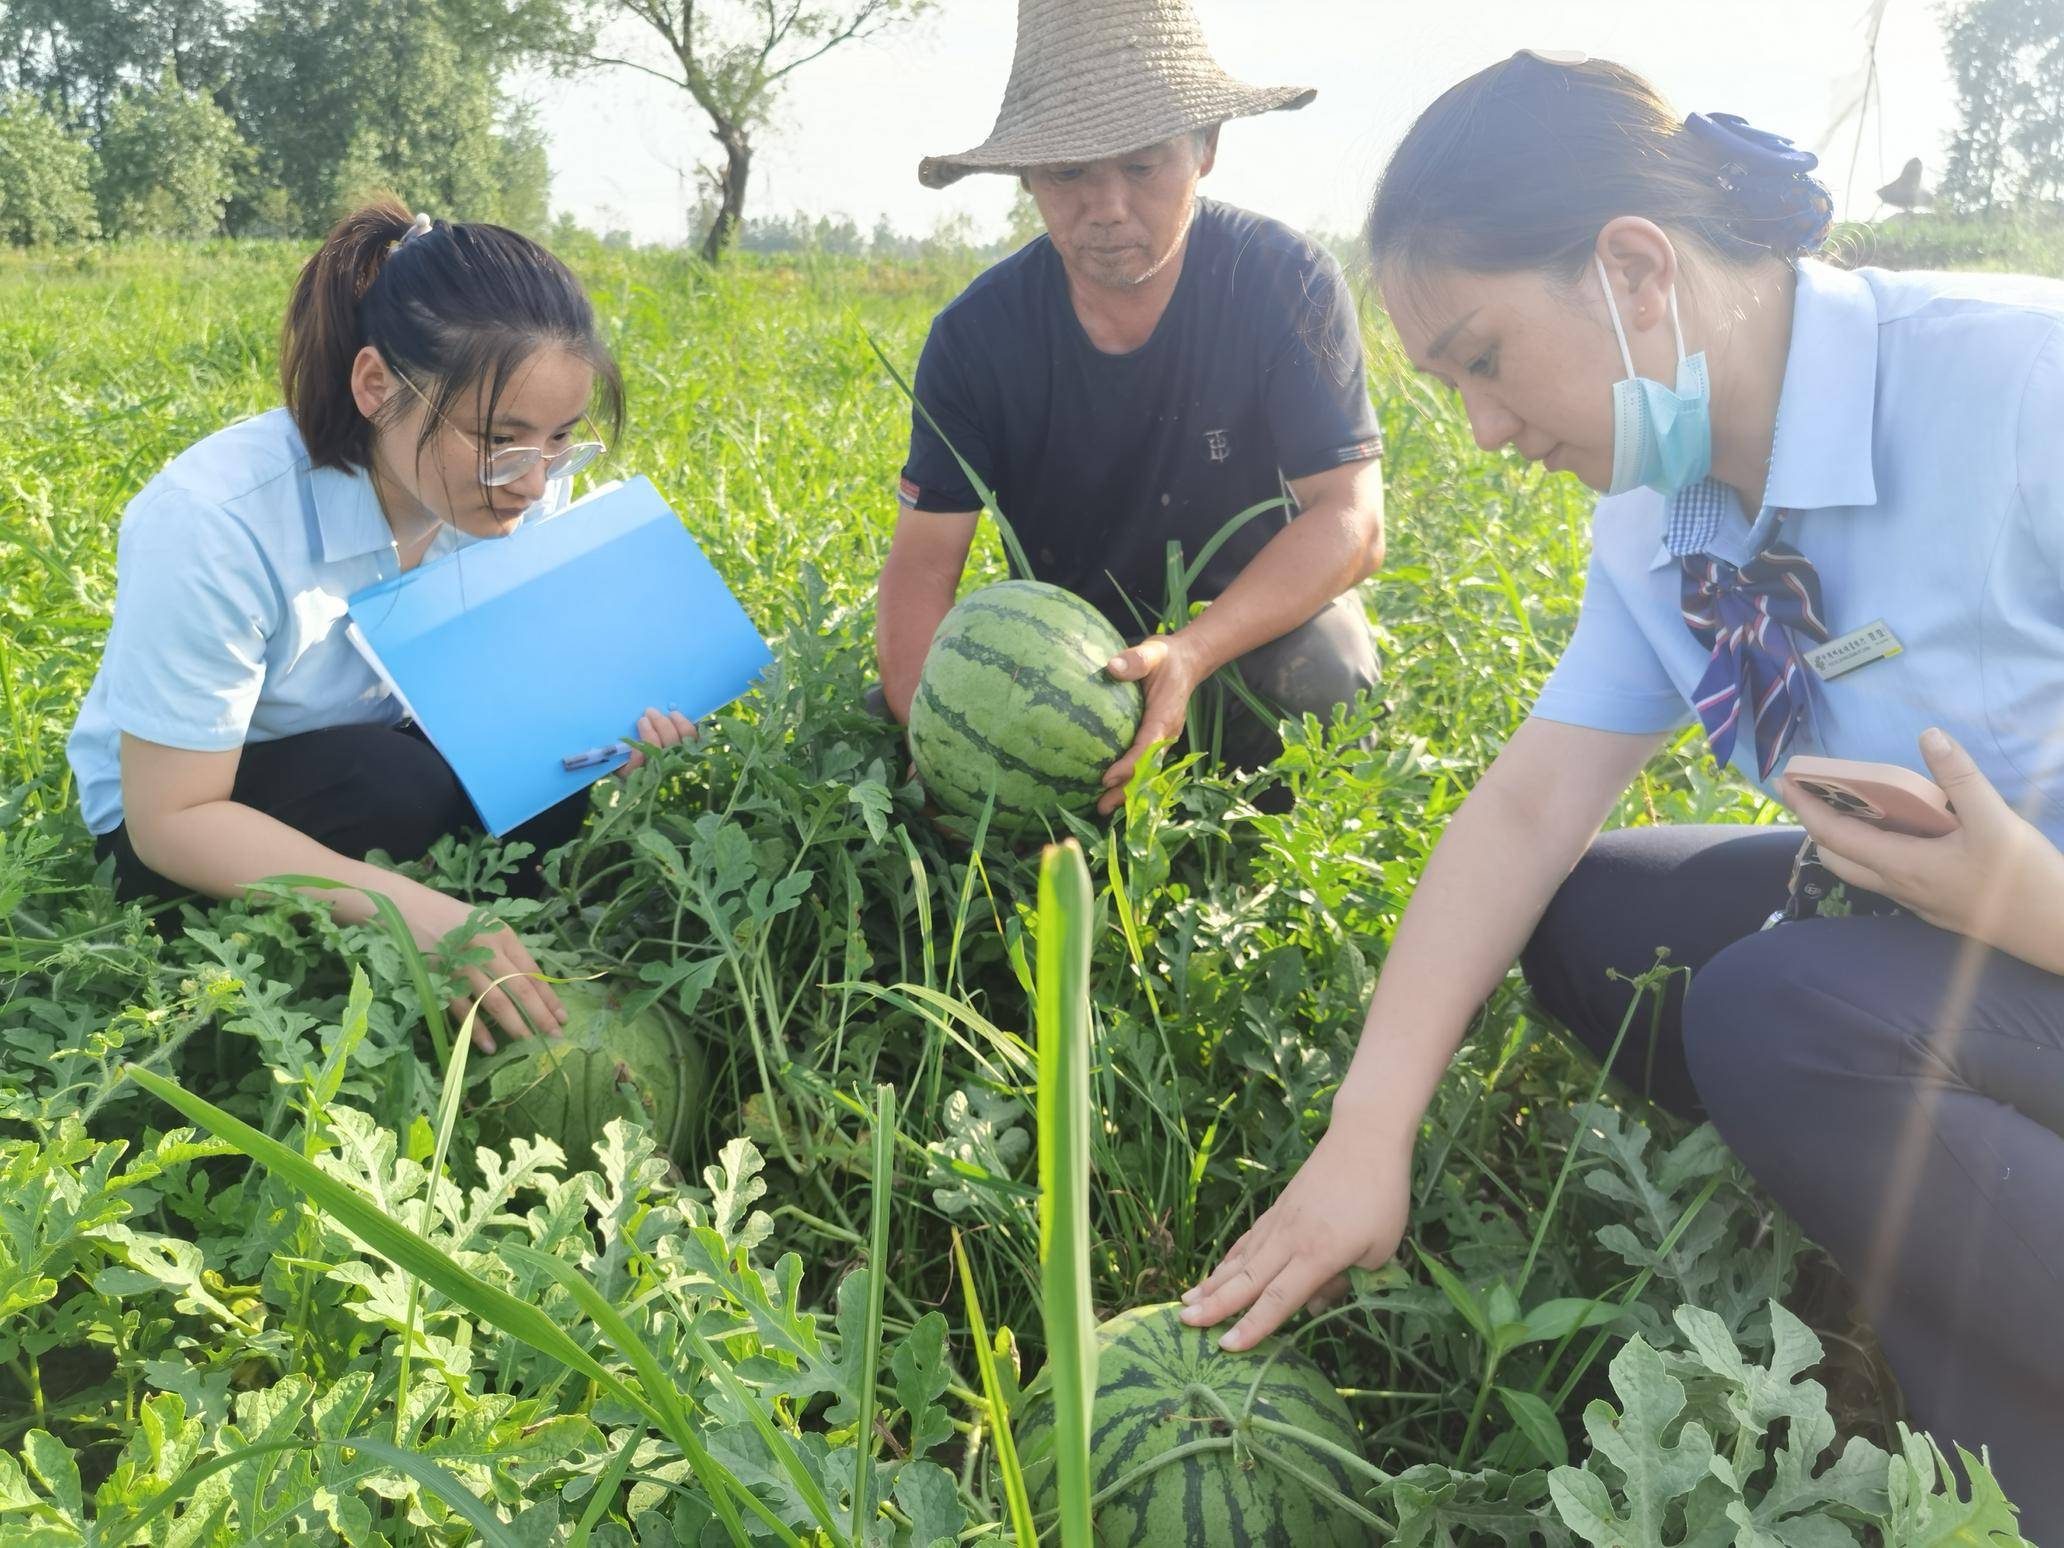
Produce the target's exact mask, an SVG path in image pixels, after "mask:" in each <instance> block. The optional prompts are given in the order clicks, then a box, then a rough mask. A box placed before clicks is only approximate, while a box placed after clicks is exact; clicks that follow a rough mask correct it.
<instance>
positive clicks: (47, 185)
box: [0, 92, 100, 247]
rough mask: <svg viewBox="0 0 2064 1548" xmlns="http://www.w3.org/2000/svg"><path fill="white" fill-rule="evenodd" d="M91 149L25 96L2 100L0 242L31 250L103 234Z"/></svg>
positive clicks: (40, 106)
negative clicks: (94, 191)
mask: <svg viewBox="0 0 2064 1548" xmlns="http://www.w3.org/2000/svg"><path fill="white" fill-rule="evenodd" d="M93 175H94V155H93V147H92V146H90V145H88V144H87V143H86V142H85V140H83V139H81V138H79V137H78V136H77V135H73V134H70V133H67V132H66V130H65V126H64V125H63V124H62V123H60V122H59V121H58V119H57V116H56V115H55V114H53V113H52V112H51V111H50V110H49V109H48V108H46V107H44V106H43V104H42V103H40V102H38V101H37V100H36V99H35V98H34V97H32V96H30V95H29V94H28V93H26V92H14V93H11V94H9V95H8V96H6V97H0V242H8V243H11V244H13V245H14V246H16V247H31V246H35V245H38V244H41V243H44V242H72V241H78V240H81V239H83V238H87V237H94V236H98V235H99V234H100V219H99V216H98V214H97V212H96V211H95V210H94V207H93Z"/></svg>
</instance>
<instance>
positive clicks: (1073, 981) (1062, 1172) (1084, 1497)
mask: <svg viewBox="0 0 2064 1548" xmlns="http://www.w3.org/2000/svg"><path fill="white" fill-rule="evenodd" d="M1094 909H1095V904H1094V903H1093V901H1092V899H1091V893H1090V885H1089V868H1088V867H1087V866H1086V865H1084V864H1083V861H1082V850H1081V848H1080V847H1079V846H1078V845H1077V844H1076V843H1075V841H1074V840H1073V839H1070V840H1069V841H1068V842H1066V843H1064V844H1052V845H1049V846H1047V849H1046V852H1045V854H1044V855H1043V856H1042V858H1041V861H1040V866H1039V976H1038V980H1037V982H1038V989H1039V1268H1040V1291H1041V1304H1042V1309H1043V1312H1044V1316H1045V1321H1046V1347H1047V1370H1048V1372H1049V1373H1050V1379H1051V1381H1052V1385H1053V1405H1054V1464H1055V1477H1056V1481H1057V1483H1058V1486H1059V1498H1060V1506H1061V1515H1060V1541H1061V1548H1090V1541H1091V1539H1090V1517H1089V1499H1090V1495H1091V1494H1092V1493H1094V1492H1095V1490H1094V1487H1093V1481H1092V1479H1091V1477H1090V1471H1089V1431H1090V1414H1091V1410H1092V1408H1093V1406H1094V1404H1095V1402H1096V1376H1097V1357H1096V1311H1095V1308H1094V1306H1093V1305H1092V1304H1091V1300H1090V1289H1089V1124H1090V1105H1089V1058H1090V1050H1089V957H1090V924H1091V919H1092V917H1093V913H1094Z"/></svg>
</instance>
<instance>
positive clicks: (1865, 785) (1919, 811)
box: [1783, 753, 1960, 838]
mask: <svg viewBox="0 0 2064 1548" xmlns="http://www.w3.org/2000/svg"><path fill="white" fill-rule="evenodd" d="M1783 777H1784V778H1786V779H1789V780H1791V781H1792V782H1793V783H1794V784H1796V785H1797V786H1798V787H1799V788H1800V789H1801V790H1803V791H1805V792H1806V794H1807V795H1809V796H1811V797H1813V799H1815V800H1816V801H1819V802H1821V803H1823V804H1824V805H1827V806H1830V807H1832V808H1833V809H1834V810H1835V811H1837V812H1839V813H1841V814H1842V815H1843V816H1845V817H1854V818H1857V819H1858V820H1860V821H1862V822H1867V823H1870V824H1871V825H1872V826H1874V827H1879V828H1884V829H1886V830H1887V831H1889V832H1892V833H1904V834H1908V835H1910V836H1911V837H1914V838H1940V837H1942V835H1944V834H1945V833H1954V832H1955V831H1956V830H1957V828H1958V827H1959V826H1960V824H1959V823H1958V822H1957V818H1956V808H1955V807H1953V806H1951V805H1950V802H1949V797H1948V796H1947V795H1946V794H1944V793H1943V789H1942V787H1941V786H1940V785H1938V784H1936V783H1935V782H1934V781H1933V780H1931V779H1928V778H1927V777H1925V776H1924V775H1920V774H1916V773H1915V772H1914V771H1913V770H1912V769H1906V768H1901V767H1900V766H1899V765H1898V764H1896V763H1863V762H1859V761H1857V760H1855V759H1852V758H1816V757H1811V756H1809V755H1807V754H1805V753H1800V754H1797V755H1796V756H1794V757H1792V758H1788V759H1787V760H1786V761H1785V766H1784V769H1783Z"/></svg>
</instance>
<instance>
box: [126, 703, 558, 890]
mask: <svg viewBox="0 0 2064 1548" xmlns="http://www.w3.org/2000/svg"><path fill="white" fill-rule="evenodd" d="M230 799H231V800H233V801H237V802H239V803H241V804H242V805H245V806H250V807H255V808H257V809H258V810H259V811H261V812H264V813H265V814H266V815H267V816H268V817H275V818H277V819H278V820H279V821H281V822H283V823H285V824H286V825H287V826H288V827H290V828H295V829H298V830H299V831H301V832H303V833H305V834H307V835H308V836H309V837H310V838H312V839H314V840H316V841H317V842H318V843H321V844H324V845H327V846H328V847H329V848H331V849H333V850H335V851H336V852H337V853H338V854H340V855H348V856H350V857H351V858H352V859H354V860H362V859H364V858H365V856H366V855H367V854H368V853H369V852H370V851H372V850H375V849H383V850H385V851H386V852H387V854H388V855H389V856H390V857H391V858H393V859H396V860H414V859H416V858H418V857H419V856H421V855H422V854H424V853H425V852H426V851H427V850H428V849H429V848H430V846H431V845H432V844H434V843H436V842H437V840H438V839H440V838H442V837H443V836H444V835H445V834H447V833H457V832H460V831H461V830H463V829H467V828H472V829H476V830H480V831H485V827H486V824H484V823H483V822H481V820H480V814H479V813H478V812H476V811H474V809H473V803H472V801H470V800H469V799H467V796H466V792H465V790H464V788H463V787H461V785H460V784H459V778H458V776H457V775H456V774H454V773H453V772H452V771H451V765H450V764H448V763H446V762H445V761H444V756H443V754H441V753H439V752H438V750H437V749H436V748H435V747H432V746H431V745H430V743H429V741H428V740H427V739H426V738H425V737H424V735H423V733H422V732H421V731H420V730H419V729H418V728H417V727H415V726H414V725H412V724H409V725H401V726H331V727H329V728H327V729H325V730H322V731H309V732H306V733H304V734H303V735H301V736H288V737H281V738H280V739H279V740H278V741H274V742H249V743H246V744H245V746H244V750H243V753H242V755H241V757H240V758H239V759H238V760H237V774H236V784H235V786H234V787H233V788H232V789H231V791H230ZM587 810H588V793H587V792H586V791H585V790H583V791H581V792H580V793H579V794H578V795H574V796H569V797H567V799H566V800H564V801H561V802H560V803H559V804H558V805H557V806H553V807H549V808H547V809H546V810H545V811H542V812H540V813H539V814H538V815H537V816H535V817H533V818H531V819H530V821H528V822H526V823H524V824H522V825H521V826H520V827H517V828H513V829H511V830H510V831H509V833H508V834H506V835H505V840H506V842H509V843H514V842H516V841H517V840H519V839H521V840H523V841H524V842H526V843H529V844H533V845H535V846H536V848H535V849H533V850H532V852H531V854H530V856H529V858H528V859H527V860H525V861H523V862H522V863H521V865H520V867H519V869H518V871H517V873H516V875H515V877H514V878H513V881H514V888H515V890H516V891H517V892H519V893H531V892H534V891H535V890H536V887H537V862H538V861H539V860H540V859H542V858H543V857H544V855H545V853H546V852H547V851H548V850H552V849H556V848H557V847H558V846H559V845H561V844H563V843H565V842H566V841H567V840H568V839H570V838H572V837H573V835H574V833H575V832H576V831H577V830H578V829H579V827H580V825H581V819H582V818H583V817H584V816H585V815H586V814H587ZM94 853H95V854H97V855H99V856H100V857H101V858H103V859H105V858H106V857H107V856H109V855H113V856H114V857H115V896H116V897H117V898H119V899H121V900H122V901H123V902H125V903H126V902H129V901H130V900H131V899H134V898H147V897H158V898H176V897H181V896H184V895H185V894H186V893H188V892H189V891H190V890H191V889H189V888H186V887H182V886H179V885H178V884H177V883H175V882H171V881H168V880H166V878H164V877H162V876H160V875H158V873H157V872H155V871H153V870H151V869H150V867H149V866H147V865H145V864H144V863H143V861H142V860H141V859H140V858H138V856H137V853H136V848H135V846H134V845H133V844H131V843H130V841H129V832H128V829H127V828H126V827H120V828H116V829H115V830H114V832H112V833H104V834H102V835H101V836H100V838H99V839H97V840H96V841H95V843H94Z"/></svg>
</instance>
